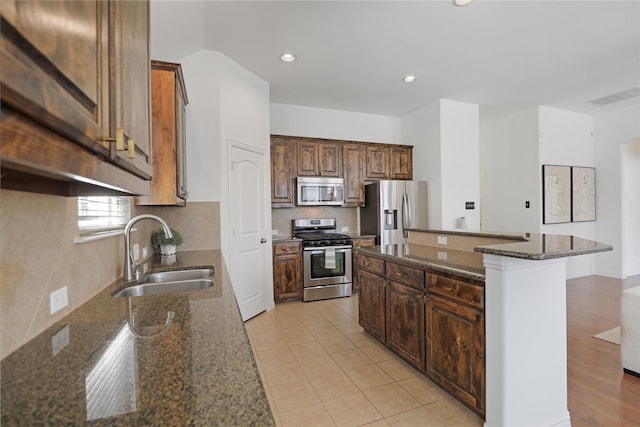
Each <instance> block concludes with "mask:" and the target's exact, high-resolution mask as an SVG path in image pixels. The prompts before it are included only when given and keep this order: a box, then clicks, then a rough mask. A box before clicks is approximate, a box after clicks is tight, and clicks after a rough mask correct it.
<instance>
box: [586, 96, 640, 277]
mask: <svg viewBox="0 0 640 427" xmlns="http://www.w3.org/2000/svg"><path fill="white" fill-rule="evenodd" d="M595 130H596V138H595V165H596V209H597V212H596V215H597V218H596V220H597V224H598V226H597V229H596V240H598V241H602V242H605V243H609V244H611V245H613V248H614V249H613V252H605V253H603V254H601V255H600V256H599V257H598V258H597V260H596V266H597V271H598V272H599V273H600V274H605V275H607V276H613V277H620V278H624V277H626V276H628V275H631V274H638V272H639V271H640V267H639V266H638V264H640V254H638V252H637V249H635V248H634V247H633V246H632V245H629V242H630V241H631V239H633V236H630V235H628V234H627V233H631V232H632V230H633V228H634V227H637V226H638V221H640V220H639V219H638V218H640V215H638V214H637V209H638V205H640V199H639V197H640V196H638V193H639V192H640V190H639V189H638V187H640V183H639V182H638V181H635V182H634V181H633V179H631V180H626V181H623V172H622V169H623V167H622V165H623V157H622V155H623V153H624V154H631V153H630V152H629V153H628V152H627V151H626V150H629V149H630V148H624V149H623V148H622V145H623V144H629V143H631V142H633V141H638V139H640V105H637V104H636V105H632V106H629V107H626V108H623V109H619V110H614V111H613V112H610V113H606V114H600V115H597V116H596V118H595ZM626 147H629V146H628V145H627V146H626ZM623 150H624V151H623ZM627 160H629V161H630V159H627ZM627 167H629V166H627ZM636 167H637V165H636ZM625 173H631V172H630V171H629V172H625ZM625 178H626V177H625ZM623 188H624V201H623ZM631 208H635V209H631ZM634 211H635V212H634ZM623 213H624V215H623ZM633 214H635V217H634V216H633Z"/></svg>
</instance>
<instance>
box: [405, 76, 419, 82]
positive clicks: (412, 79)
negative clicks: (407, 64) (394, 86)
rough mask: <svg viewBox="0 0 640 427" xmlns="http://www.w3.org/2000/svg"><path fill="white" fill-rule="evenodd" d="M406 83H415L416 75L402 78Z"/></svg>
mask: <svg viewBox="0 0 640 427" xmlns="http://www.w3.org/2000/svg"><path fill="white" fill-rule="evenodd" d="M402 81H403V82H405V83H413V82H415V81H416V76H412V75H408V76H406V77H405V78H404V79H402Z"/></svg>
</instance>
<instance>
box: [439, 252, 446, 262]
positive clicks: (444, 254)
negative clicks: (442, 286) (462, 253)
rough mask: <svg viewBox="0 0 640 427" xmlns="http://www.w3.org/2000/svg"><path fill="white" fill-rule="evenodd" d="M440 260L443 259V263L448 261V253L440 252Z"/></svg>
mask: <svg viewBox="0 0 640 427" xmlns="http://www.w3.org/2000/svg"><path fill="white" fill-rule="evenodd" d="M438 259H441V260H442V261H446V260H447V253H446V252H442V251H438Z"/></svg>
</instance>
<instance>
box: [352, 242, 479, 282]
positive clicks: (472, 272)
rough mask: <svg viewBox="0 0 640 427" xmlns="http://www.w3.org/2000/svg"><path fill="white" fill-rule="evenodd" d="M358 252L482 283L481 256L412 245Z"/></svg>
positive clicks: (366, 249)
mask: <svg viewBox="0 0 640 427" xmlns="http://www.w3.org/2000/svg"><path fill="white" fill-rule="evenodd" d="M358 251H359V252H360V253H363V254H370V255H373V256H377V257H380V258H384V259H388V260H390V261H394V262H401V263H403V264H407V265H412V266H415V267H420V268H426V269H429V270H431V271H434V272H437V273H445V274H453V275H456V276H460V277H464V278H466V279H470V280H474V281H479V282H484V277H485V275H484V265H483V263H482V254H478V253H473V252H466V251H456V250H451V249H446V248H436V247H432V246H424V245H412V244H399V245H384V246H370V247H363V248H358Z"/></svg>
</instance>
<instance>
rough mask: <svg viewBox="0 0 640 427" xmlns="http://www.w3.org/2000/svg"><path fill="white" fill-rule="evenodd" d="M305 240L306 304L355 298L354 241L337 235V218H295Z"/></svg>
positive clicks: (298, 232)
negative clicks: (353, 296)
mask: <svg viewBox="0 0 640 427" xmlns="http://www.w3.org/2000/svg"><path fill="white" fill-rule="evenodd" d="M292 223H293V224H292V229H293V237H296V238H299V239H302V249H303V251H302V275H303V277H304V280H303V287H304V291H303V296H302V300H303V301H316V300H321V299H329V298H338V297H348V296H351V286H352V285H351V282H352V265H351V262H352V260H351V248H352V244H351V238H350V237H349V236H347V235H345V234H338V233H336V220H335V218H321V219H294V220H293V221H292Z"/></svg>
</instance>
